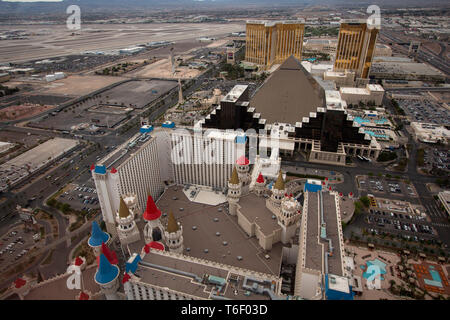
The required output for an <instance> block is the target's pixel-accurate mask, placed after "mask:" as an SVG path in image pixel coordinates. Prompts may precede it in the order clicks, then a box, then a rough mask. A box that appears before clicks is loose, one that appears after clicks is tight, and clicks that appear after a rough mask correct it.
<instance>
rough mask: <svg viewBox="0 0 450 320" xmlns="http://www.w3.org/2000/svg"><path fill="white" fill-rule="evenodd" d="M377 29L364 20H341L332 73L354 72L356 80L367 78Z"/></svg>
mask: <svg viewBox="0 0 450 320" xmlns="http://www.w3.org/2000/svg"><path fill="white" fill-rule="evenodd" d="M378 31H379V28H376V27H373V28H370V27H368V25H367V23H366V20H343V21H342V22H341V27H340V29H339V39H338V45H337V49H336V60H335V62H334V71H338V72H339V71H345V70H349V71H354V72H355V77H356V78H363V79H367V78H368V77H369V71H370V66H371V65H372V57H373V53H374V51H375V44H376V41H377V36H378Z"/></svg>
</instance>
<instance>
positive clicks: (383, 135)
mask: <svg viewBox="0 0 450 320" xmlns="http://www.w3.org/2000/svg"><path fill="white" fill-rule="evenodd" d="M364 132H365V133H367V134H368V135H370V136H372V137H375V138H383V139H389V137H388V136H387V135H385V134H380V133H375V132H373V131H371V130H364Z"/></svg>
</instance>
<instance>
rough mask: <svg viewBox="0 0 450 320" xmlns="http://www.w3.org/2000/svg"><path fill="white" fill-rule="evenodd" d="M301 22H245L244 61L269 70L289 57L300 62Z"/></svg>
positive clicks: (302, 32) (302, 28)
mask: <svg viewBox="0 0 450 320" xmlns="http://www.w3.org/2000/svg"><path fill="white" fill-rule="evenodd" d="M304 33H305V25H304V23H303V22H302V21H292V22H289V21H247V28H246V35H247V38H246V50H245V61H247V62H251V63H254V64H257V65H259V66H261V67H262V68H264V69H269V68H270V67H271V66H272V65H273V64H281V63H283V62H284V61H285V60H286V59H287V58H289V57H290V56H291V55H294V57H296V58H297V59H299V60H301V57H302V47H303V35H304Z"/></svg>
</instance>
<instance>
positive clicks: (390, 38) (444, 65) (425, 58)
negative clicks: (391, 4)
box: [380, 29, 450, 81]
mask: <svg viewBox="0 0 450 320" xmlns="http://www.w3.org/2000/svg"><path fill="white" fill-rule="evenodd" d="M395 32H396V31H394V30H386V29H382V30H381V31H380V36H381V37H385V38H387V42H389V43H392V48H393V49H395V50H397V51H399V52H400V53H402V54H405V55H408V51H409V48H406V47H405V46H403V45H401V44H399V43H403V42H404V40H402V39H400V38H398V37H397V36H396V34H395ZM441 50H442V49H441ZM417 60H418V61H419V62H425V63H428V64H430V65H432V66H433V67H435V68H437V69H439V70H440V71H442V72H443V73H444V74H445V75H446V77H447V81H448V79H449V74H450V64H449V62H448V60H447V59H446V58H445V57H442V51H441V53H440V55H436V54H435V53H434V52H432V51H431V50H428V49H427V48H423V47H420V49H419V51H418V53H417Z"/></svg>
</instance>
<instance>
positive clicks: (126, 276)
mask: <svg viewBox="0 0 450 320" xmlns="http://www.w3.org/2000/svg"><path fill="white" fill-rule="evenodd" d="M130 279H131V277H130V275H129V274H128V273H125V275H124V276H123V279H122V283H126V282H128V280H130Z"/></svg>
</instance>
